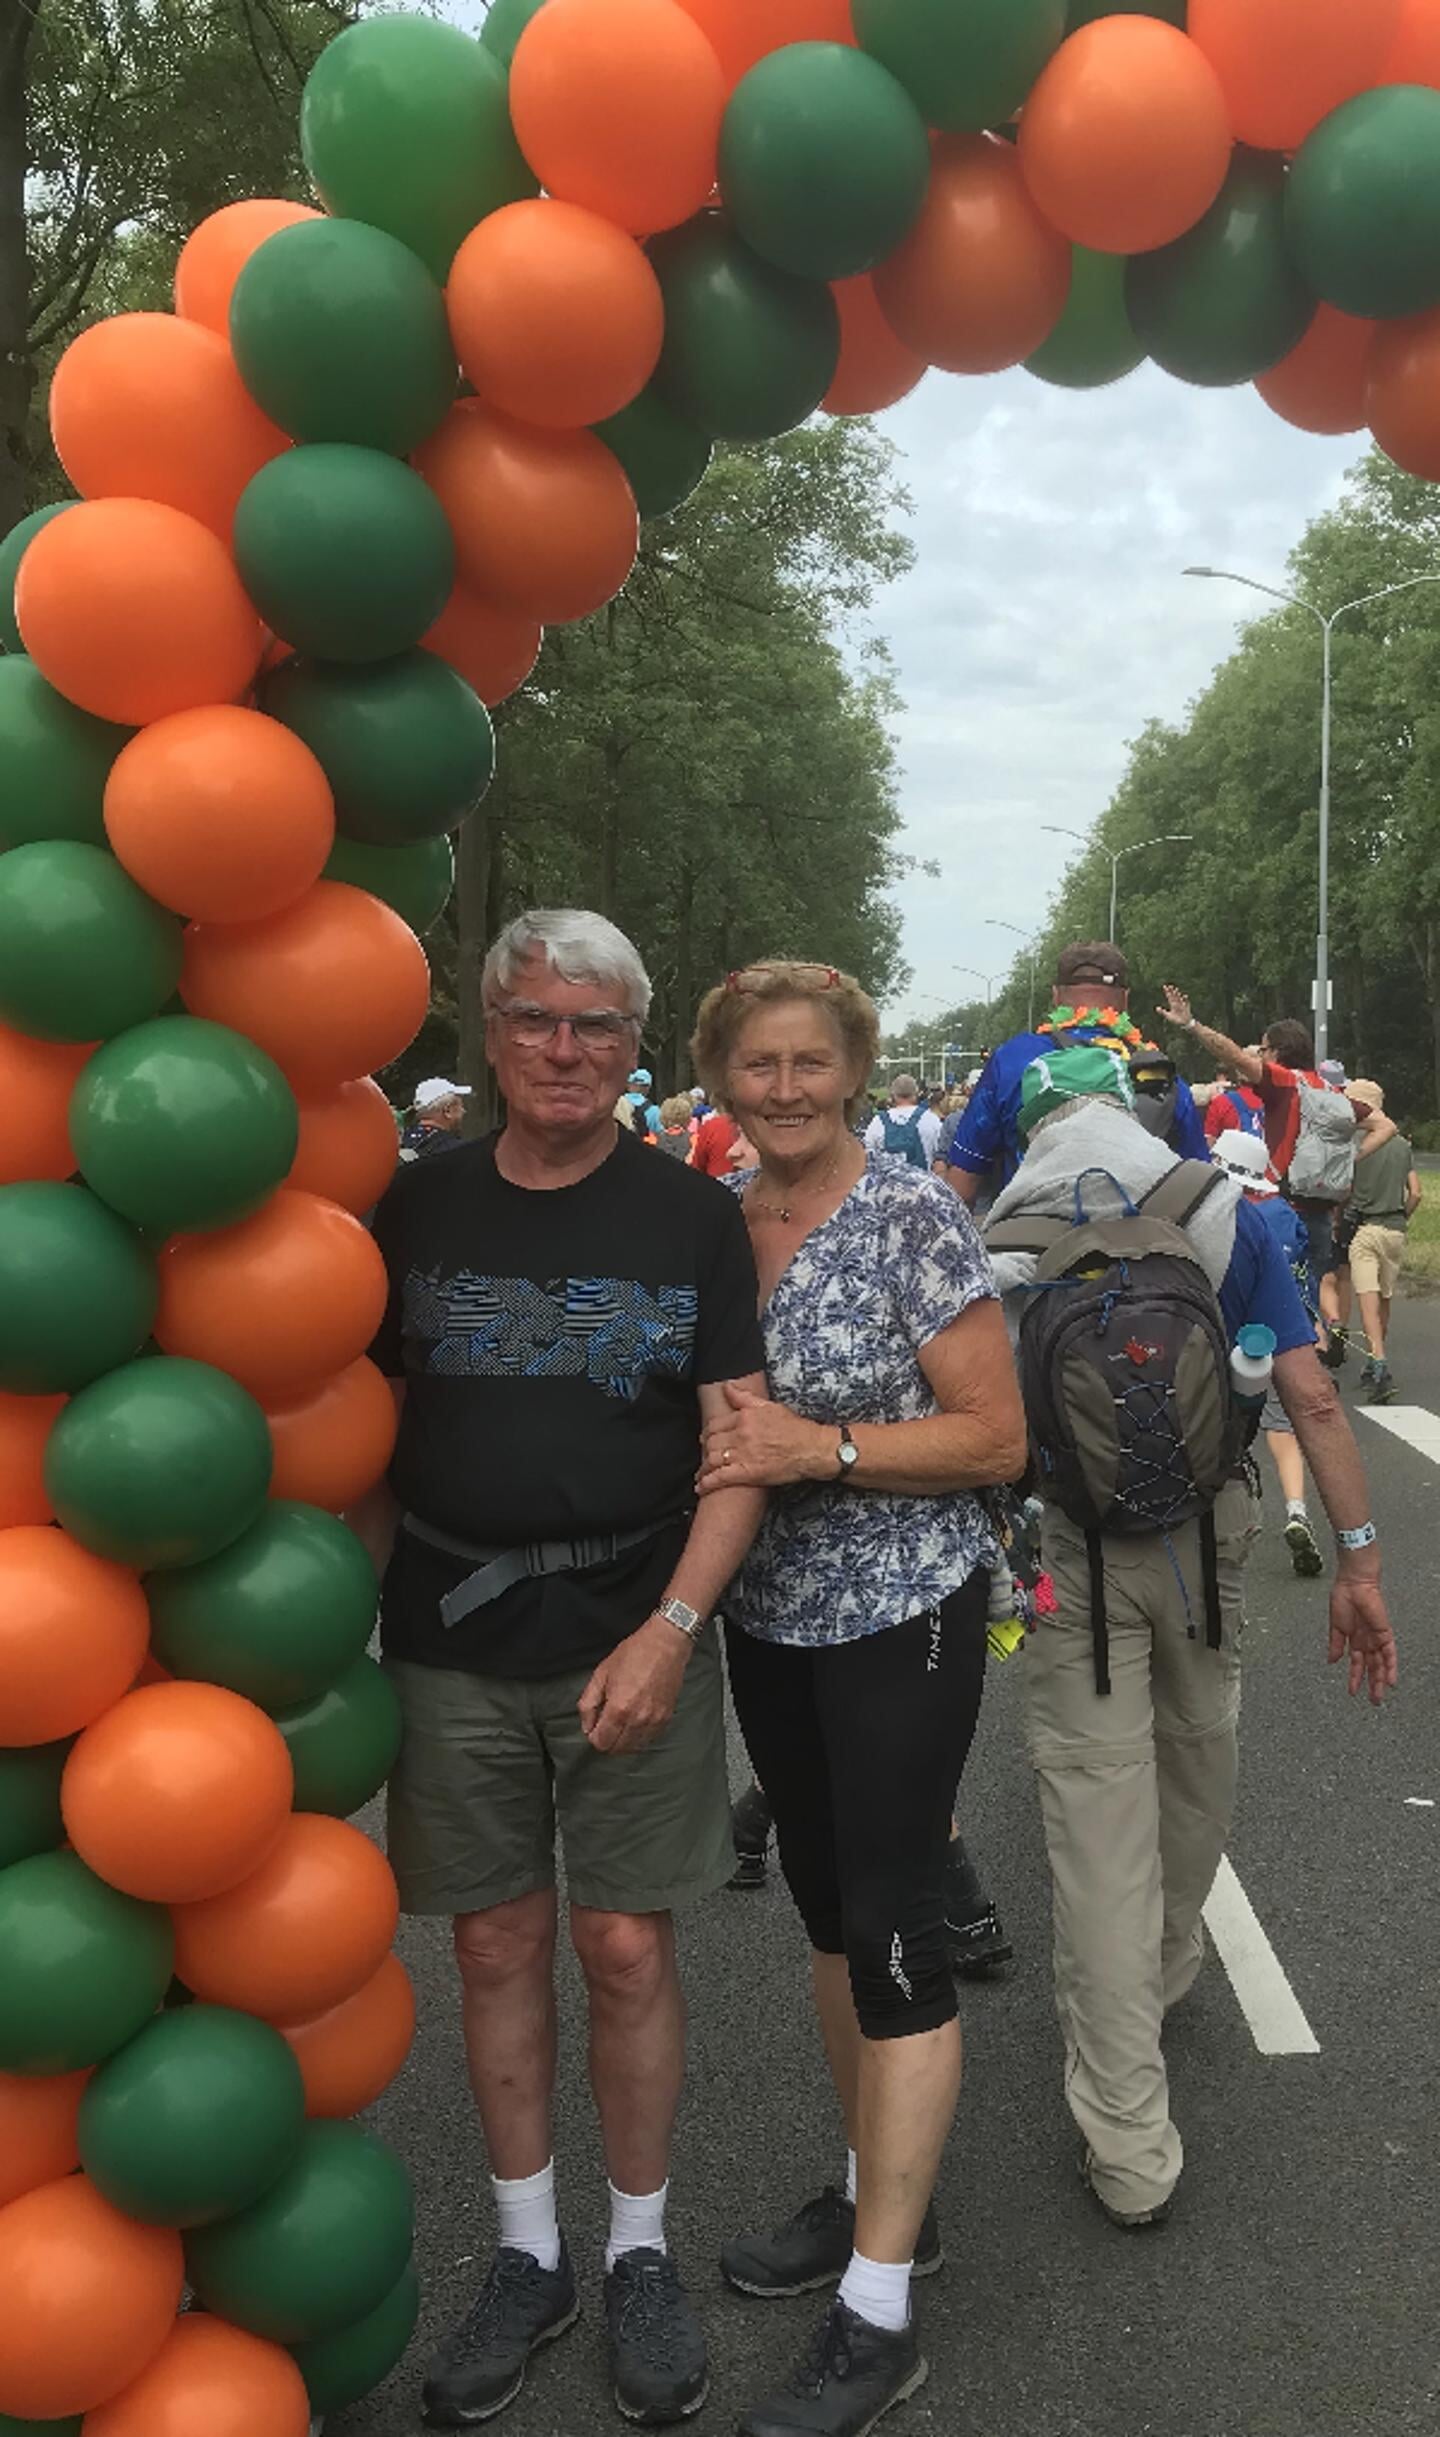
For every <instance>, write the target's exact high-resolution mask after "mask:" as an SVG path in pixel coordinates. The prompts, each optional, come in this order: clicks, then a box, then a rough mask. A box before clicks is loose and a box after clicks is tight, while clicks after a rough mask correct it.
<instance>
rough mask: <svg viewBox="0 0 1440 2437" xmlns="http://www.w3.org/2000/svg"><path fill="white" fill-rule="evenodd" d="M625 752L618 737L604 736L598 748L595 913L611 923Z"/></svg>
mask: <svg viewBox="0 0 1440 2437" xmlns="http://www.w3.org/2000/svg"><path fill="white" fill-rule="evenodd" d="M626 750H627V748H626V746H625V745H623V744H622V743H621V741H620V739H619V738H618V737H617V736H607V737H606V739H605V742H604V745H603V746H602V748H601V759H602V761H603V764H604V769H605V790H604V794H603V796H602V798H601V804H600V888H599V901H598V904H597V906H596V912H597V913H600V914H604V915H605V916H606V918H607V920H608V921H610V922H613V921H614V920H615V908H616V906H617V904H618V903H619V898H620V773H621V769H622V766H623V764H624V760H625V754H626Z"/></svg>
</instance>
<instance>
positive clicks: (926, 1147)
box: [865, 1075, 940, 1168]
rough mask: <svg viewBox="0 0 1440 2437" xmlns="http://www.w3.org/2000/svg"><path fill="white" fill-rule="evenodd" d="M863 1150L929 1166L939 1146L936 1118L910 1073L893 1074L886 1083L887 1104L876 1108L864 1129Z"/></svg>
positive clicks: (917, 1166) (938, 1130)
mask: <svg viewBox="0 0 1440 2437" xmlns="http://www.w3.org/2000/svg"><path fill="white" fill-rule="evenodd" d="M865 1148H866V1150H867V1151H888V1152H890V1154H891V1156H892V1157H893V1158H896V1159H904V1160H908V1161H909V1163H910V1166H911V1167H912V1168H929V1167H931V1166H933V1164H934V1160H935V1154H936V1152H937V1151H938V1150H939V1148H940V1120H939V1118H938V1117H937V1116H936V1114H935V1112H934V1110H933V1109H932V1108H931V1107H930V1105H929V1103H928V1102H923V1103H922V1101H921V1098H920V1086H919V1084H918V1083H917V1082H916V1080H915V1077H914V1076H913V1075H897V1076H896V1077H895V1080H894V1082H893V1083H892V1084H891V1086H890V1105H889V1107H888V1108H887V1109H878V1110H877V1111H876V1113H875V1115H874V1116H873V1117H872V1118H871V1120H870V1123H869V1124H868V1125H867V1126H866V1128H865Z"/></svg>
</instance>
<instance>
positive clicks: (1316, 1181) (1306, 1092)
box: [1285, 1075, 1355, 1202]
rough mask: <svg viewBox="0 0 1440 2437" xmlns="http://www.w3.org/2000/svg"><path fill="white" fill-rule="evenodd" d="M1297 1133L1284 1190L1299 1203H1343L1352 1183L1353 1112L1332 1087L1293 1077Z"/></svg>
mask: <svg viewBox="0 0 1440 2437" xmlns="http://www.w3.org/2000/svg"><path fill="white" fill-rule="evenodd" d="M1295 1090H1296V1093H1297V1095H1298V1097H1299V1101H1300V1132H1299V1135H1298V1137H1297V1139H1296V1143H1295V1151H1294V1156H1293V1157H1292V1159H1291V1161H1290V1173H1289V1176H1288V1178H1287V1179H1286V1185H1285V1190H1286V1192H1287V1193H1289V1194H1290V1195H1291V1196H1292V1197H1293V1196H1294V1195H1295V1194H1297V1193H1298V1194H1299V1196H1300V1199H1301V1200H1302V1201H1310V1202H1345V1201H1348V1200H1349V1198H1350V1188H1351V1186H1352V1185H1353V1184H1354V1182H1355V1111H1354V1109H1353V1108H1352V1106H1351V1104H1350V1102H1349V1101H1348V1100H1347V1099H1346V1097H1345V1094H1344V1093H1343V1092H1337V1091H1336V1090H1335V1088H1334V1086H1333V1084H1329V1083H1307V1082H1306V1080H1305V1077H1304V1076H1303V1075H1297V1076H1296V1078H1295Z"/></svg>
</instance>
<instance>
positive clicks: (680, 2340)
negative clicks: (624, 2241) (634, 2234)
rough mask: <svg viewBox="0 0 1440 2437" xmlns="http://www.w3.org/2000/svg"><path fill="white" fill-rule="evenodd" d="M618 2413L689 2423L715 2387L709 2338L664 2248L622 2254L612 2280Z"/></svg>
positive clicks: (650, 2422)
mask: <svg viewBox="0 0 1440 2437" xmlns="http://www.w3.org/2000/svg"><path fill="white" fill-rule="evenodd" d="M605 2316H606V2318H607V2320H608V2321H609V2327H610V2374H611V2377H612V2378H613V2380H614V2385H615V2403H616V2408H617V2410H619V2411H621V2412H623V2414H624V2416H625V2418H626V2419H627V2420H635V2421H638V2422H639V2423H640V2424H641V2425H642V2426H643V2427H645V2428H651V2429H658V2428H664V2427H665V2426H666V2425H667V2423H668V2422H670V2421H672V2420H688V2419H689V2417H690V2415H691V2413H692V2412H698V2411H699V2409H700V2406H701V2404H702V2403H703V2402H704V2400H705V2398H706V2396H707V2395H708V2394H709V2392H710V2372H709V2367H708V2365H707V2362H706V2359H705V2338H704V2336H703V2335H702V2334H701V2332H700V2321H699V2320H698V2319H697V2318H696V2316H695V2312H694V2310H693V2308H692V2307H691V2302H690V2296H689V2295H688V2293H687V2292H686V2290H685V2288H684V2286H683V2285H682V2284H681V2282H680V2276H679V2271H678V2270H677V2268H676V2266H675V2262H674V2261H673V2259H667V2257H666V2255H665V2253H664V2252H663V2251H650V2250H643V2251H622V2252H621V2254H620V2257H619V2258H618V2259H617V2260H616V2262H615V2265H614V2267H613V2268H612V2269H611V2271H610V2273H609V2275H608V2276H607V2277H606V2279H605Z"/></svg>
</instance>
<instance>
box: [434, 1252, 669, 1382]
mask: <svg viewBox="0 0 1440 2437" xmlns="http://www.w3.org/2000/svg"><path fill="white" fill-rule="evenodd" d="M699 1307H700V1303H699V1296H698V1294H697V1293H696V1290H695V1288H694V1287H693V1286H657V1287H653V1288H651V1287H645V1286H641V1285H639V1284H637V1282H636V1281H635V1280H634V1279H633V1278H552V1279H550V1280H549V1281H548V1282H547V1283H546V1284H545V1285H544V1286H537V1285H536V1283H535V1281H534V1279H533V1278H491V1277H484V1276H482V1275H480V1273H479V1272H478V1271H476V1270H472V1269H464V1270H461V1271H459V1272H458V1274H456V1275H455V1276H453V1277H447V1276H445V1275H443V1274H442V1272H441V1271H439V1270H438V1269H437V1270H431V1271H428V1272H426V1271H421V1270H413V1269H412V1270H411V1271H410V1273H409V1275H408V1277H407V1278H406V1280H405V1334H406V1337H407V1338H409V1339H419V1340H420V1342H421V1345H422V1346H423V1348H424V1352H423V1358H422V1362H421V1367H422V1368H423V1369H425V1370H427V1371H433V1372H435V1373H436V1374H438V1375H439V1376H440V1377H442V1378H449V1379H588V1380H589V1381H590V1382H591V1384H592V1386H594V1387H597V1388H600V1389H602V1390H603V1391H604V1393H605V1394H606V1395H607V1396H613V1397H617V1398H618V1399H619V1400H620V1401H621V1402H622V1403H623V1404H633V1403H634V1401H635V1399H636V1397H637V1396H638V1395H639V1394H640V1391H641V1389H642V1387H643V1386H644V1384H645V1382H646V1380H647V1379H649V1378H654V1377H656V1376H657V1375H661V1376H668V1377H670V1378H672V1379H687V1378H688V1377H689V1375H690V1370H691V1366H692V1363H693V1360H694V1353H695V1329H696V1322H697V1319H698V1315H699Z"/></svg>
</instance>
